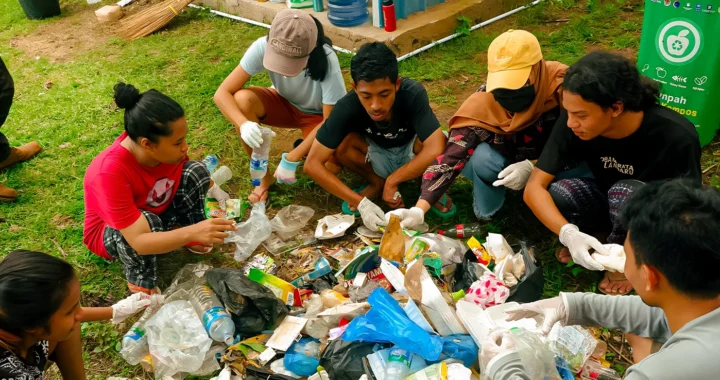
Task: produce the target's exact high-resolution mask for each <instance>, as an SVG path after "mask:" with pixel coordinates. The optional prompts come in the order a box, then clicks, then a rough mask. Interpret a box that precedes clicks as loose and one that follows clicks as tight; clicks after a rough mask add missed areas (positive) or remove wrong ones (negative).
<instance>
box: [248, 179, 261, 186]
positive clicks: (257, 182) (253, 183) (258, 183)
mask: <svg viewBox="0 0 720 380" xmlns="http://www.w3.org/2000/svg"><path fill="white" fill-rule="evenodd" d="M250 182H252V185H253V186H260V180H259V179H253V180H252V181H250Z"/></svg>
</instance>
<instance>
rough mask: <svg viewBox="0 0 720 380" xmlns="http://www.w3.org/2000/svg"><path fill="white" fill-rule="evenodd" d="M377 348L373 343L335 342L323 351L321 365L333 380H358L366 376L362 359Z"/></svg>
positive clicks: (340, 340)
mask: <svg viewBox="0 0 720 380" xmlns="http://www.w3.org/2000/svg"><path fill="white" fill-rule="evenodd" d="M345 335H347V331H346V332H345ZM345 335H343V338H344V337H345ZM375 346H376V344H375V343H372V342H348V341H345V340H343V339H336V340H333V341H332V342H330V344H329V345H328V346H327V348H325V351H323V353H322V357H321V358H320V365H321V366H323V367H324V368H325V370H326V371H327V372H328V374H329V375H330V378H331V379H332V380H358V379H359V378H360V377H361V376H362V375H364V374H365V368H364V367H363V360H362V359H363V358H365V357H366V356H368V355H370V354H372V353H373V351H374V347H375ZM388 347H389V346H388ZM381 348H382V347H381Z"/></svg>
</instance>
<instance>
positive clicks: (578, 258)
mask: <svg viewBox="0 0 720 380" xmlns="http://www.w3.org/2000/svg"><path fill="white" fill-rule="evenodd" d="M559 237H560V243H562V244H563V245H564V246H566V247H568V249H570V255H571V256H572V259H573V261H574V262H575V264H578V265H582V266H583V267H585V268H587V269H590V270H605V268H604V267H603V266H602V265H601V264H600V263H599V262H597V261H596V260H595V259H593V258H592V257H591V256H590V249H591V248H592V249H594V250H595V251H596V252H597V253H599V254H601V255H606V256H607V255H609V252H608V251H607V250H606V249H605V247H603V245H602V244H600V241H599V240H598V239H595V238H594V237H592V236H590V235H588V234H584V233H582V232H580V229H579V228H578V227H577V226H576V225H574V224H570V223H568V224H566V225H564V226H562V228H561V229H560V236H559Z"/></svg>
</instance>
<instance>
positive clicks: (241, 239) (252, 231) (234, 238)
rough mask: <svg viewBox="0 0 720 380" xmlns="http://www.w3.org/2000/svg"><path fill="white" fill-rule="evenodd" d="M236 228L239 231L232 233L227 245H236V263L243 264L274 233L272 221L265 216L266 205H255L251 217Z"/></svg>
mask: <svg viewBox="0 0 720 380" xmlns="http://www.w3.org/2000/svg"><path fill="white" fill-rule="evenodd" d="M236 228H237V230H235V231H232V232H230V234H229V235H230V236H229V237H228V238H227V239H225V243H235V261H238V262H243V261H245V260H247V259H248V258H249V257H250V255H252V254H253V252H255V249H257V247H258V246H259V245H260V243H262V242H263V241H265V239H267V238H269V237H270V234H271V233H272V227H271V226H270V220H269V219H268V217H267V215H265V203H263V202H258V203H255V204H254V205H253V207H252V211H250V217H249V218H248V219H247V220H246V221H244V222H242V223H240V224H237V225H236Z"/></svg>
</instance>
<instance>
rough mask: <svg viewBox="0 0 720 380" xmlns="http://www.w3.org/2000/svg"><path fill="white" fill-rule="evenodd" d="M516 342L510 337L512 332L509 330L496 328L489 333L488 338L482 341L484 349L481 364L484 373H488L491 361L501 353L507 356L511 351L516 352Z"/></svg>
mask: <svg viewBox="0 0 720 380" xmlns="http://www.w3.org/2000/svg"><path fill="white" fill-rule="evenodd" d="M514 351H516V350H515V344H514V343H513V342H512V340H511V339H510V332H509V331H508V330H504V329H503V330H495V331H493V332H491V333H490V335H488V337H487V338H485V340H484V341H483V342H482V349H481V350H480V364H481V365H482V367H481V368H483V369H484V371H483V372H484V373H487V368H488V367H489V364H490V361H491V360H492V359H493V358H495V357H498V356H500V355H502V356H505V355H507V354H509V353H511V352H514Z"/></svg>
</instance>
